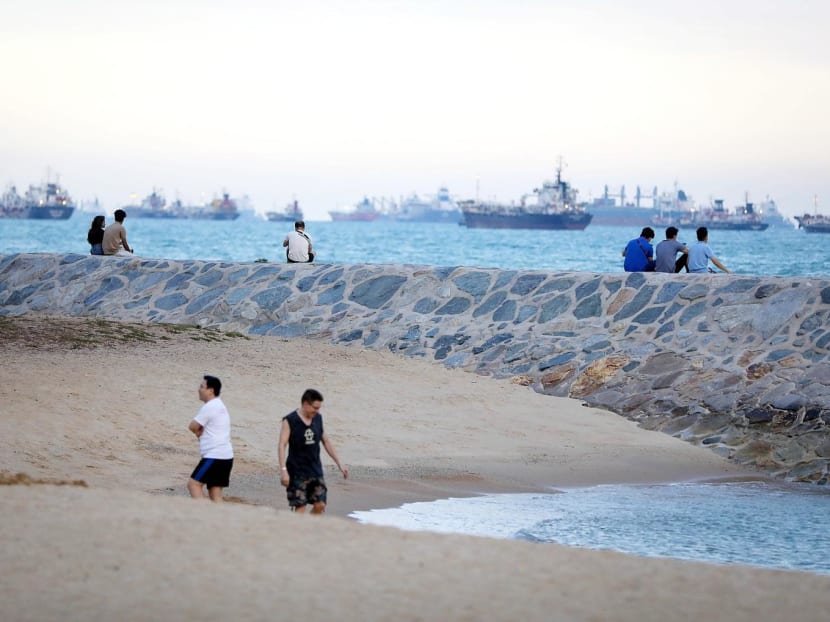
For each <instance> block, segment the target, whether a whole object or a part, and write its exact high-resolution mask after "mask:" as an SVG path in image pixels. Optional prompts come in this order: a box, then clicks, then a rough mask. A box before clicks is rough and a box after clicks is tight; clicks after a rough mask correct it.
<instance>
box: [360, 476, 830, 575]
mask: <svg viewBox="0 0 830 622" xmlns="http://www.w3.org/2000/svg"><path fill="white" fill-rule="evenodd" d="M829 515H830V491H828V490H825V489H822V488H819V487H816V486H809V485H803V486H797V485H786V484H780V485H778V484H770V483H733V484H691V483H685V484H672V485H662V486H617V485H615V486H596V487H592V488H581V489H573V490H567V491H565V492H564V493H562V494H515V495H485V496H482V497H472V498H468V499H443V500H441V501H435V502H432V503H409V504H406V505H404V506H402V507H400V508H393V509H385V510H371V511H366V512H354V513H353V514H352V515H351V516H352V518H356V519H357V520H359V521H360V522H363V523H368V524H375V525H388V526H393V527H398V528H401V529H406V530H414V531H435V532H440V533H460V534H468V535H477V536H489V537H494V538H513V539H519V540H529V541H532V542H542V543H544V542H556V543H559V544H565V545H568V546H576V547H584V548H592V549H610V550H615V551H621V552H624V553H630V554H634V555H642V556H647V557H673V558H677V559H690V560H698V561H707V562H713V563H742V564H751V565H755V566H765V567H768V568H782V569H788V570H802V571H809V572H815V573H822V574H830V535H829V534H828V531H827V529H826V528H825V526H826V523H827V516H829Z"/></svg>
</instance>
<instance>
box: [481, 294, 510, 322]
mask: <svg viewBox="0 0 830 622" xmlns="http://www.w3.org/2000/svg"><path fill="white" fill-rule="evenodd" d="M506 298H507V292H505V291H500V292H496V293H494V294H491V295H490V296H489V297H488V298H487V300H485V301H484V302H483V303H482V304H481V306H479V307H478V308H476V309H475V310H474V311H473V317H480V316H482V315H486V314H488V313H491V312H492V311H494V310H495V309H496V308H497V307H498V306H499V305H501V304H502V303H503V302H504V300H505V299H506Z"/></svg>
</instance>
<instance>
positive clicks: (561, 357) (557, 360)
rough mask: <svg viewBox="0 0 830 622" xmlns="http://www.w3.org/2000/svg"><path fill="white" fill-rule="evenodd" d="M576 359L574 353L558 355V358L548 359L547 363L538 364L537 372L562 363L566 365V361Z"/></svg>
mask: <svg viewBox="0 0 830 622" xmlns="http://www.w3.org/2000/svg"><path fill="white" fill-rule="evenodd" d="M574 358H576V354H575V353H574V352H565V353H564V354H560V355H559V356H555V357H553V358H552V359H548V360H547V361H542V362H541V363H539V371H545V370H546V369H550V368H551V367H556V366H557V365H561V364H562V363H567V362H568V361H570V360H572V359H574Z"/></svg>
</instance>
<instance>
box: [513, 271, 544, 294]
mask: <svg viewBox="0 0 830 622" xmlns="http://www.w3.org/2000/svg"><path fill="white" fill-rule="evenodd" d="M545 278H546V277H545V275H544V274H523V275H521V276H520V277H519V278H518V279H516V282H515V283H513V287H511V288H510V293H511V294H516V295H517V296H526V295H528V294H529V293H530V292H532V291H533V290H534V289H536V288H537V287H539V284H540V283H541V282H542V281H544V280H545Z"/></svg>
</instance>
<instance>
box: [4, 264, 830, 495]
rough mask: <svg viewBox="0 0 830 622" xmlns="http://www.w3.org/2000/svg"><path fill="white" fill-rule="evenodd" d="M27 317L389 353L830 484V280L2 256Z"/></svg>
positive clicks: (16, 304) (8, 284)
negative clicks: (593, 409)
mask: <svg viewBox="0 0 830 622" xmlns="http://www.w3.org/2000/svg"><path fill="white" fill-rule="evenodd" d="M26 313H40V314H48V315H67V316H75V317H78V316H86V317H106V318H113V319H121V320H130V321H141V322H170V323H178V324H197V325H200V326H203V327H207V326H210V327H216V328H220V329H223V330H234V331H240V332H245V333H252V334H261V335H275V336H281V337H297V336H308V337H313V338H317V339H324V340H326V341H330V342H332V343H339V344H356V345H359V346H361V347H367V348H374V349H389V350H391V351H393V352H399V353H401V354H404V355H406V356H415V357H423V358H428V359H430V360H435V361H437V362H440V363H442V364H443V365H446V366H449V367H455V368H463V369H466V370H470V371H474V372H477V373H480V374H488V375H493V376H498V377H509V378H512V379H513V380H514V381H515V382H518V383H521V384H526V385H529V386H532V387H533V388H534V389H535V390H537V391H540V392H543V393H548V394H553V395H560V396H570V397H574V398H578V399H581V400H583V401H584V402H586V403H588V404H590V405H592V406H599V407H603V408H607V409H609V410H612V411H614V412H617V413H619V414H621V415H623V416H626V417H628V418H630V419H633V420H636V421H638V422H639V423H640V425H642V426H643V427H645V428H649V429H656V430H661V431H663V432H666V433H668V434H672V435H675V436H678V437H680V438H682V439H684V440H687V441H689V442H692V443H696V444H702V445H704V446H707V447H709V448H711V449H712V450H713V451H716V452H717V453H719V454H721V455H723V456H726V457H729V458H730V459H732V460H735V461H736V462H740V463H743V464H751V465H756V466H758V467H760V468H762V469H765V470H767V471H769V472H771V473H772V474H774V475H776V476H779V477H784V478H787V479H791V480H797V481H810V482H816V483H820V484H827V483H828V481H830V474H829V470H830V467H829V466H828V465H829V464H830V433H828V431H829V430H830V357H829V356H828V355H830V322H829V321H828V316H830V278H806V277H803V278H802V277H799V278H782V277H755V276H734V275H709V274H704V275H667V274H644V273H632V274H595V273H586V272H543V271H506V270H495V269H478V268H438V267H425V266H409V265H368V264H364V265H308V264H302V265H299V264H290V265H287V264H268V263H265V264H260V263H217V262H209V261H171V260H159V259H139V258H124V259H122V258H113V257H105V258H102V257H92V256H83V255H51V254H27V255H23V254H21V255H5V256H0V315H7V316H8V315H22V314H26ZM6 364H8V362H6ZM540 416H544V414H543V413H540Z"/></svg>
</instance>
